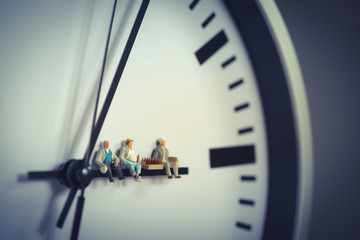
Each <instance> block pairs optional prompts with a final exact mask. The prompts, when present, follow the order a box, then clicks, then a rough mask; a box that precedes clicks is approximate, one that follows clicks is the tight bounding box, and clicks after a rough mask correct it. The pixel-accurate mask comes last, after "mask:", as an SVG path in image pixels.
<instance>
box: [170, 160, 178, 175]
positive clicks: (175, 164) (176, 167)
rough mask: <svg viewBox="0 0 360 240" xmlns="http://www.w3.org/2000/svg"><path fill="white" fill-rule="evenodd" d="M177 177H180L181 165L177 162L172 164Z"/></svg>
mask: <svg viewBox="0 0 360 240" xmlns="http://www.w3.org/2000/svg"><path fill="white" fill-rule="evenodd" d="M171 167H172V168H173V171H174V175H175V177H177V176H179V164H178V163H177V162H174V163H171Z"/></svg>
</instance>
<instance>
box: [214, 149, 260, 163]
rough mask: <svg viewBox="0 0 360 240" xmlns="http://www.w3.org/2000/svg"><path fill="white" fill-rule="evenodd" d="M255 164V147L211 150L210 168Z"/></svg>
mask: <svg viewBox="0 0 360 240" xmlns="http://www.w3.org/2000/svg"><path fill="white" fill-rule="evenodd" d="M254 162H255V146H254V145H248V146H238V147H227V148H216V149H214V148H213V149H210V167H211V168H218V167H225V166H233V165H241V164H248V163H254Z"/></svg>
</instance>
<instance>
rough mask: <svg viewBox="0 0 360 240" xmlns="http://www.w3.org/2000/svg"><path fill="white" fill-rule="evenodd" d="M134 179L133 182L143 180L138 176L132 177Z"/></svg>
mask: <svg viewBox="0 0 360 240" xmlns="http://www.w3.org/2000/svg"><path fill="white" fill-rule="evenodd" d="M134 181H135V182H143V180H142V179H141V177H140V176H136V177H134Z"/></svg>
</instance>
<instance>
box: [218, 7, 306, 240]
mask: <svg viewBox="0 0 360 240" xmlns="http://www.w3.org/2000/svg"><path fill="white" fill-rule="evenodd" d="M270 2H271V1H270ZM224 3H225V5H226V6H227V8H228V10H229V12H230V14H231V16H232V18H233V20H234V22H235V24H236V26H237V28H238V30H239V32H240V34H241V36H242V38H243V41H244V44H245V46H246V49H247V51H248V54H249V57H250V61H251V64H252V67H253V69H254V72H255V76H256V80H257V85H258V88H259V92H260V96H261V102H262V107H263V113H264V118H265V125H266V137H267V143H268V145H267V151H268V159H269V163H268V172H269V179H268V195H267V210H266V217H265V223H264V230H263V234H262V239H274V238H276V239H302V238H305V237H306V235H307V224H306V223H305V221H306V219H307V218H308V215H309V211H310V207H309V200H308V199H309V198H310V183H311V176H310V177H308V178H309V179H308V180H304V178H306V176H305V174H307V175H309V174H311V173H306V170H308V172H310V170H309V169H308V165H309V164H308V163H306V164H305V163H304V161H306V160H305V159H304V158H305V157H307V158H309V159H307V160H308V161H310V162H311V144H308V145H309V146H305V147H304V146H303V145H304V141H306V140H307V142H308V143H310V142H311V137H310V135H311V134H310V127H309V126H305V128H306V129H305V130H304V126H301V127H299V125H300V124H302V125H304V122H305V123H306V122H307V123H309V120H308V119H309V117H308V111H307V108H306V99H304V97H305V94H304V93H303V94H297V95H296V94H295V93H294V91H304V89H303V86H302V85H301V87H302V88H301V87H300V89H296V88H295V87H294V86H293V85H296V84H294V81H296V80H295V79H294V78H292V79H291V77H292V76H291V74H289V73H288V71H290V70H289V69H286V66H285V65H286V63H284V61H286V60H288V59H286V57H284V56H283V55H284V52H281V47H279V45H281V44H283V43H281V42H280V41H279V39H276V37H275V36H274V35H276V34H277V33H276V31H274V30H272V29H271V27H274V25H272V26H271V19H269V14H270V15H276V14H277V15H278V16H277V20H279V16H280V14H279V12H276V11H271V12H270V13H269V9H270V10H274V9H276V6H275V4H274V3H262V2H261V1H253V0H243V1H236V0H224ZM266 4H268V5H271V4H273V5H272V6H270V7H268V8H267V9H265V7H264V5H266ZM274 6H275V7H274ZM266 11H268V12H267V13H266ZM266 15H267V16H266ZM280 20H281V19H280ZM275 27H278V28H281V27H282V28H283V29H282V30H283V31H284V29H285V30H286V28H285V27H284V25H281V26H275ZM287 37H288V36H287ZM282 41H285V40H282ZM286 41H287V44H288V45H290V46H291V47H292V45H291V41H290V38H289V37H288V38H286ZM291 50H292V52H291V53H294V50H293V48H292V49H291ZM293 55H294V56H295V54H293ZM294 59H295V61H296V57H294ZM296 63H297V61H296ZM296 67H297V68H298V65H297V66H296ZM296 70H297V71H298V72H299V74H298V75H300V77H298V78H297V80H300V81H301V82H302V78H301V74H300V70H299V69H295V71H296ZM297 84H298V83H297ZM299 95H301V97H303V99H299V98H300V97H299ZM298 101H304V102H305V104H304V105H305V109H304V106H302V107H303V108H302V109H300V108H301V107H299V106H298V105H299V103H298ZM299 114H304V115H306V116H305V117H304V116H303V117H304V118H305V120H299V119H298V118H299ZM301 128H302V129H301ZM301 131H302V132H301ZM303 132H305V133H307V136H304V133H303ZM300 137H301V138H302V139H300ZM304 138H306V140H304ZM304 166H305V167H307V169H305V168H304ZM302 168H303V169H302ZM305 181H307V182H305ZM304 203H306V204H304Z"/></svg>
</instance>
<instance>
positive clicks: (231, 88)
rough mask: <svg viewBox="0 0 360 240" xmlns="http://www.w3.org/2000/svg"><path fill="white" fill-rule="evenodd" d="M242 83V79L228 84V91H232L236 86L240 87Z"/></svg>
mask: <svg viewBox="0 0 360 240" xmlns="http://www.w3.org/2000/svg"><path fill="white" fill-rule="evenodd" d="M243 82H244V81H243V80H242V79H240V80H238V81H236V82H234V83H232V84H230V86H229V89H230V90H233V89H234V88H236V87H237V86H239V85H241V84H242V83H243Z"/></svg>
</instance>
